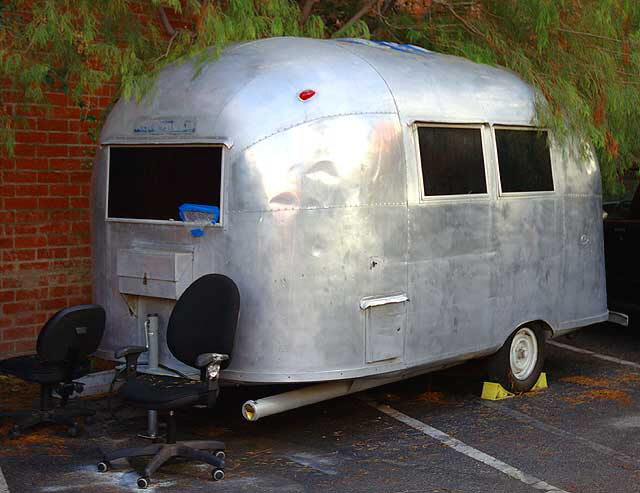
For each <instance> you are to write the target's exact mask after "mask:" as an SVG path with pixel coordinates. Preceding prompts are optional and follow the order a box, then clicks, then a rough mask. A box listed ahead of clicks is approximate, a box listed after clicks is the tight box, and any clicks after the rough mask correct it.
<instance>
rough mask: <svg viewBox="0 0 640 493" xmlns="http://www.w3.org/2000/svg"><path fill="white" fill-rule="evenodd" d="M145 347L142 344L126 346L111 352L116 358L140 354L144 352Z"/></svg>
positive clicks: (145, 350)
mask: <svg viewBox="0 0 640 493" xmlns="http://www.w3.org/2000/svg"><path fill="white" fill-rule="evenodd" d="M146 352H147V348H146V347H144V346H127V347H123V348H121V349H118V350H117V351H115V352H114V353H113V355H114V356H115V357H116V358H122V357H123V356H125V357H126V356H129V355H130V354H137V355H138V356H140V355H141V354H142V353H146Z"/></svg>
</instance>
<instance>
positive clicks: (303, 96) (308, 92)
mask: <svg viewBox="0 0 640 493" xmlns="http://www.w3.org/2000/svg"><path fill="white" fill-rule="evenodd" d="M315 95H316V92H315V91H314V90H313V89H305V90H304V91H300V93H299V94H298V99H299V100H300V101H308V100H309V99H311V98H312V97H313V96H315Z"/></svg>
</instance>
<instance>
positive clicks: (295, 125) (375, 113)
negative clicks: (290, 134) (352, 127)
mask: <svg viewBox="0 0 640 493" xmlns="http://www.w3.org/2000/svg"><path fill="white" fill-rule="evenodd" d="M357 115H395V116H397V113H395V112H393V111H354V112H350V113H334V114H331V115H323V116H319V117H318V118H312V119H310V120H303V121H300V122H298V123H294V124H293V125H289V126H288V127H283V128H280V129H278V130H276V131H275V132H272V133H270V134H269V135H265V136H264V137H261V138H259V139H257V140H255V141H253V142H252V143H251V144H248V145H246V146H245V147H242V148H241V149H240V150H239V151H238V152H241V153H242V152H245V151H246V150H247V149H250V148H251V147H253V146H254V145H256V144H259V143H260V142H262V141H263V140H267V139H268V138H270V137H273V136H274V135H278V134H281V133H283V132H286V131H287V130H291V129H292V128H296V127H299V126H301V125H305V124H307V123H312V122H317V121H319V120H324V119H325V118H336V117H338V116H357Z"/></svg>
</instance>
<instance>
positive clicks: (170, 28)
mask: <svg viewBox="0 0 640 493" xmlns="http://www.w3.org/2000/svg"><path fill="white" fill-rule="evenodd" d="M158 14H160V20H161V21H162V25H163V26H164V29H165V31H167V34H168V35H169V36H172V37H173V36H175V35H176V30H175V29H174V28H173V26H172V25H171V22H170V21H169V18H168V17H167V13H166V12H165V11H164V7H158Z"/></svg>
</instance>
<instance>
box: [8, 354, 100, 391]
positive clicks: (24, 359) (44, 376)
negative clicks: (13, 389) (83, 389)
mask: <svg viewBox="0 0 640 493" xmlns="http://www.w3.org/2000/svg"><path fill="white" fill-rule="evenodd" d="M65 371H66V367H65V365H64V364H58V363H47V362H44V361H42V360H40V358H39V357H38V356H37V355H36V354H33V355H29V356H16V357H15V358H9V359H6V360H4V361H0V373H6V374H9V375H13V376H15V377H18V378H19V379H21V380H26V381H28V382H35V383H41V384H48V383H59V382H62V381H64V380H65V379H66V375H65ZM87 373H89V360H87V359H83V360H82V361H81V362H79V363H78V365H77V367H76V368H74V371H73V375H72V376H71V378H72V379H76V378H80V377H83V376H85V375H86V374H87Z"/></svg>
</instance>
